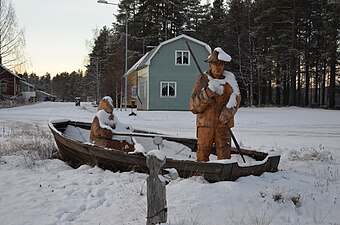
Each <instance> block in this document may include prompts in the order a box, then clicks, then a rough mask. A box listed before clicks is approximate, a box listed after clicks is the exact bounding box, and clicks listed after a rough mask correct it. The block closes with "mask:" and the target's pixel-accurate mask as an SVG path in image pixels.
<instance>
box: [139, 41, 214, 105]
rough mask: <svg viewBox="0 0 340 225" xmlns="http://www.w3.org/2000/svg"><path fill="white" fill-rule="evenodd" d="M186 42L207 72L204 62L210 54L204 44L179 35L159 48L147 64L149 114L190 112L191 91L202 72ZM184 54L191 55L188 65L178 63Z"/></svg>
mask: <svg viewBox="0 0 340 225" xmlns="http://www.w3.org/2000/svg"><path fill="white" fill-rule="evenodd" d="M186 41H188V43H189V44H190V47H191V49H192V51H193V53H194V54H195V57H196V59H197V61H198V63H199V64H200V67H201V69H202V70H203V71H204V70H206V69H208V66H209V65H208V64H207V63H204V60H205V59H206V58H207V56H208V55H209V54H210V47H209V46H208V45H206V44H205V43H203V42H201V41H198V40H196V39H193V38H191V37H189V36H187V35H180V36H178V37H176V38H173V39H170V40H168V41H165V42H163V43H162V44H160V45H159V46H158V47H157V48H156V50H155V51H154V52H153V54H152V56H150V57H149V59H148V61H146V62H145V65H148V64H149V87H148V90H149V100H148V101H149V108H148V109H149V110H189V100H190V96H191V89H192V86H193V84H194V82H195V80H196V78H197V75H198V73H199V72H198V71H199V70H198V68H197V66H196V64H195V62H194V60H193V58H192V56H191V54H190V52H189V51H188V46H187V45H186ZM181 53H184V54H188V57H189V58H188V59H187V61H186V63H178V61H177V60H178V56H179V55H181Z"/></svg>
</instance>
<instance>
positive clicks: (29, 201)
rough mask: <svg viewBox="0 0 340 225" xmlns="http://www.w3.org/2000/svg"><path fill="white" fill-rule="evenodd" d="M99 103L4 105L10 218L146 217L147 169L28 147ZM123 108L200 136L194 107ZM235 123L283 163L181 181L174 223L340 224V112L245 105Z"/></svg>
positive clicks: (25, 223) (1, 220)
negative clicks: (45, 155)
mask: <svg viewBox="0 0 340 225" xmlns="http://www.w3.org/2000/svg"><path fill="white" fill-rule="evenodd" d="M95 112H96V108H93V107H92V106H91V104H86V103H82V106H81V107H76V106H74V103H58V102H56V103H51V102H43V103H37V104H34V105H29V106H22V107H17V108H10V109H0V142H1V144H0V215H1V216H0V224H6V225H38V224H39V225H59V224H72V225H73V224H84V225H85V224H86V225H87V224H89V225H92V224H101V225H113V224H114V225H116V224H117V225H121V224H122V225H125V224H130V225H139V224H145V223H146V218H145V217H146V178H147V175H146V174H140V173H133V172H126V173H113V172H110V171H103V170H102V169H100V168H91V167H89V166H86V165H84V166H81V167H79V168H78V169H72V168H71V167H69V166H68V165H66V164H65V163H64V162H62V161H60V160H57V159H46V160H40V161H36V160H35V161H33V162H32V158H33V157H31V158H30V156H29V153H28V151H20V150H19V149H25V148H29V146H30V145H29V144H26V145H25V148H23V147H22V145H20V143H27V142H32V141H33V143H34V144H33V145H32V146H33V147H32V148H37V146H38V147H39V146H40V145H39V144H37V143H36V142H34V141H37V140H40V141H41V140H46V144H44V143H43V144H42V145H41V147H39V148H42V150H43V149H44V148H50V147H49V145H50V143H51V139H50V138H51V136H50V133H49V131H48V127H47V123H48V120H49V119H62V118H67V119H72V120H78V121H87V122H91V121H92V118H93V116H94V114H95ZM115 113H116V115H117V116H118V118H119V120H120V121H121V122H123V123H128V124H131V125H132V126H133V127H134V128H142V129H147V130H152V131H156V132H161V133H165V134H169V135H175V136H180V137H195V131H196V128H195V116H194V115H192V114H191V113H190V112H145V111H137V112H136V113H137V116H130V117H129V116H128V114H129V113H130V110H129V109H128V110H127V111H125V110H122V111H120V110H117V111H115ZM233 131H234V134H235V137H236V138H237V140H238V142H239V144H240V145H241V146H243V147H244V148H249V149H255V150H261V151H267V152H268V151H274V152H276V153H279V154H281V161H280V164H279V170H280V171H279V172H276V173H264V174H263V175H261V176H260V177H254V176H249V177H242V178H239V179H238V180H236V181H235V182H228V181H225V182H218V183H213V184H211V183H207V182H205V181H204V180H203V179H202V178H201V177H193V178H190V179H181V178H179V179H177V180H175V181H171V182H170V183H169V184H168V185H167V187H166V188H167V189H166V192H167V205H168V223H167V224H173V225H212V224H213V225H225V224H252V225H253V224H254V225H257V224H258V225H273V224H277V225H283V224H292V225H296V224H301V225H302V224H303V225H304V224H332V225H335V224H340V213H339V212H340V199H339V197H340V175H339V159H340V112H339V111H330V110H323V109H305V108H296V107H287V108H241V109H240V110H239V112H238V113H237V115H236V126H235V128H233ZM38 136H39V138H40V139H38ZM48 142H50V143H48ZM16 148H17V149H16ZM9 149H10V150H9ZM26 150H30V149H26ZM32 151H33V150H31V151H30V152H31V154H32ZM27 157H28V158H29V159H27ZM30 160H31V161H30Z"/></svg>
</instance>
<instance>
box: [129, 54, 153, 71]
mask: <svg viewBox="0 0 340 225" xmlns="http://www.w3.org/2000/svg"><path fill="white" fill-rule="evenodd" d="M150 52H151V51H149V52H147V53H146V54H145V55H143V56H142V57H141V58H140V59H139V60H138V61H137V62H136V63H135V64H134V65H133V66H132V67H131V68H130V69H129V70H128V71H127V72H126V73H125V74H124V77H125V76H126V74H130V73H132V72H133V71H134V70H136V69H137V68H138V67H139V65H140V64H141V63H142V62H143V61H144V59H145V58H146V57H147V56H148V55H149V54H150Z"/></svg>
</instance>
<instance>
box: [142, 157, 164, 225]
mask: <svg viewBox="0 0 340 225" xmlns="http://www.w3.org/2000/svg"><path fill="white" fill-rule="evenodd" d="M165 161H166V158H165V155H164V153H163V152H161V151H159V150H154V151H150V152H148V155H147V158H146V165H147V166H148V168H149V177H148V178H147V180H146V181H147V217H146V218H147V222H146V225H154V224H158V223H165V222H166V220H167V205H166V188H165V182H164V181H161V180H160V179H159V177H158V174H159V171H160V170H161V168H162V166H163V165H164V164H165Z"/></svg>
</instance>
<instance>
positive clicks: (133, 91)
mask: <svg viewBox="0 0 340 225" xmlns="http://www.w3.org/2000/svg"><path fill="white" fill-rule="evenodd" d="M131 97H132V98H137V86H132V88H131Z"/></svg>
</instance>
